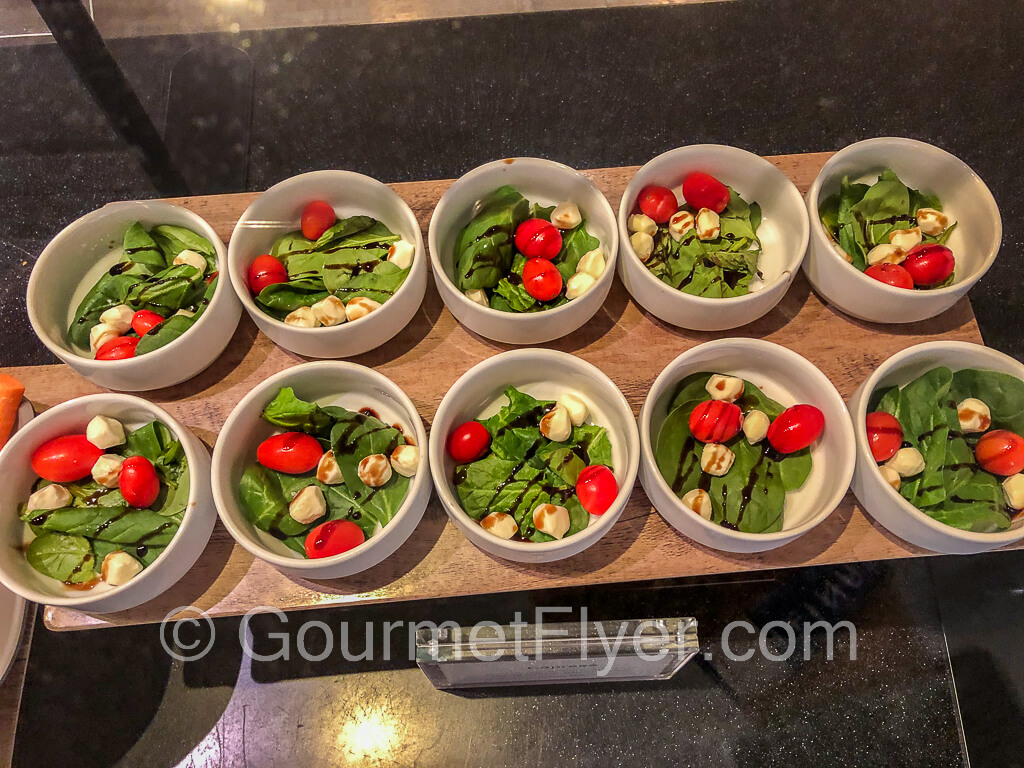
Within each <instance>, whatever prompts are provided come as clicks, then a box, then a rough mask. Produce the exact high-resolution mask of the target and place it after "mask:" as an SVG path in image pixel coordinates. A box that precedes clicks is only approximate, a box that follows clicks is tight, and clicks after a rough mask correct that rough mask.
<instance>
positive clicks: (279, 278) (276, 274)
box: [249, 253, 288, 296]
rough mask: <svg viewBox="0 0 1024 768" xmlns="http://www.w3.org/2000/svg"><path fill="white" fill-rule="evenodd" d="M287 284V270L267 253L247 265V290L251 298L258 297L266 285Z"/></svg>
mask: <svg viewBox="0 0 1024 768" xmlns="http://www.w3.org/2000/svg"><path fill="white" fill-rule="evenodd" d="M286 282H288V270H287V269H285V268H284V264H282V263H281V262H280V261H278V260H277V259H275V258H274V257H273V256H271V255H270V254H269V253H265V254H263V255H262V256H257V257H256V258H255V259H253V260H252V264H250V265H249V290H250V291H252V295H253V296H258V295H259V293H260V291H262V290H263V289H264V288H266V287H267V286H268V285H274V284H275V283H286Z"/></svg>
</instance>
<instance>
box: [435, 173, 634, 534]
mask: <svg viewBox="0 0 1024 768" xmlns="http://www.w3.org/2000/svg"><path fill="white" fill-rule="evenodd" d="M513 163H522V164H524V165H526V166H527V167H530V166H536V167H544V168H547V169H550V170H552V171H554V172H556V173H562V174H568V175H572V176H574V177H576V178H579V179H582V180H583V181H584V182H586V184H587V185H588V186H590V188H591V189H593V190H594V192H595V193H596V194H597V196H598V198H599V199H600V203H599V205H598V208H599V209H600V213H601V214H602V215H603V216H606V217H607V220H608V222H609V223H611V224H612V226H611V227H610V228H609V230H610V231H611V232H612V235H611V236H610V238H609V239H610V240H611V241H612V242H611V243H604V242H602V243H601V244H600V245H599V246H598V247H600V248H601V249H602V250H604V252H605V265H604V272H602V273H601V276H600V277H599V278H598V279H597V282H596V283H594V286H593V287H592V288H591V289H590V291H588V292H587V293H588V294H589V293H597V292H599V291H600V289H601V286H603V285H606V284H607V283H609V282H611V281H612V280H613V279H614V273H615V265H616V259H617V258H618V250H619V243H618V237H617V229H618V228H617V227H616V226H615V213H614V212H613V211H612V206H611V204H610V203H609V202H608V198H607V197H606V196H605V194H604V192H602V191H601V190H600V189H598V187H597V185H596V184H595V183H594V182H593V181H592V180H591V179H590V177H588V176H587V175H586V174H584V173H582V172H581V171H578V170H576V169H575V168H572V167H571V166H568V165H566V164H565V163H560V162H558V161H557V160H548V159H546V158H542V157H530V156H524V157H508V158H504V159H500V160H491V161H489V162H486V163H483V164H482V165H478V166H476V167H475V168H472V169H470V170H468V171H466V173H464V174H462V175H461V176H459V178H457V179H455V181H453V182H452V183H451V185H450V186H449V187H448V189H446V190H445V191H444V194H443V195H441V199H440V200H438V201H437V205H435V206H434V210H433V212H432V213H431V214H430V225H429V226H428V227H427V245H428V249H429V251H430V266H431V269H432V271H433V273H434V280H435V281H438V282H441V283H443V284H444V286H445V287H446V288H448V289H449V290H450V292H451V293H452V294H454V295H455V297H456V298H455V301H456V302H457V303H458V304H459V305H460V306H461V307H462V308H463V309H464V310H465V311H467V312H476V313H482V314H483V316H485V317H495V318H497V317H500V318H502V319H503V320H506V321H508V322H523V321H526V322H530V321H534V320H533V319H534V318H537V317H544V318H557V317H559V316H560V315H561V314H566V313H567V312H568V311H569V310H571V308H572V307H573V306H574V303H575V302H574V301H569V302H566V303H565V304H563V305H562V306H560V307H550V308H548V309H545V310H543V311H541V312H504V311H502V310H500V309H494V308H493V307H490V306H487V307H485V306H483V305H481V304H477V303H476V302H475V301H471V300H470V299H468V298H466V294H464V293H463V292H462V291H460V290H459V289H458V287H457V286H456V285H455V282H454V281H453V280H452V278H451V277H450V276H449V275H448V272H447V271H446V270H445V268H444V266H443V265H442V264H441V255H440V249H441V244H440V242H439V240H440V229H441V222H442V220H443V219H444V218H445V215H446V214H447V208H448V207H449V206H451V205H452V202H451V201H452V198H451V194H452V191H453V190H455V191H457V190H458V189H459V188H460V187H461V186H464V185H465V183H467V182H468V181H470V180H472V179H475V178H476V177H478V176H485V175H487V174H490V173H493V172H494V171H495V170H500V169H501V168H502V167H504V166H507V165H511V164H513ZM590 218H591V219H593V218H594V217H593V216H590ZM468 223H469V222H466V223H465V224H463V225H462V226H466V224H468ZM586 295H587V294H584V296H586ZM580 298H583V297H582V296H581V297H580ZM442 299H443V300H444V301H445V303H447V302H448V296H446V295H445V294H442ZM602 303H604V302H603V301H602ZM534 322H536V321H534ZM549 543H550V542H549Z"/></svg>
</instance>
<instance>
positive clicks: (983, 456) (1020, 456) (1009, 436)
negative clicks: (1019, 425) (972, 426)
mask: <svg viewBox="0 0 1024 768" xmlns="http://www.w3.org/2000/svg"><path fill="white" fill-rule="evenodd" d="M974 455H975V457H976V458H977V459H978V464H980V465H981V468H982V469H984V470H985V471H986V472H991V473H992V474H993V475H1001V476H1003V477H1009V476H1010V475H1016V474H1017V473H1018V472H1020V471H1021V470H1022V469H1024V437H1021V436H1020V435H1018V434H1017V433H1016V432H1011V431H1010V430H1008V429H994V430H992V431H991V432H986V433H985V434H984V435H982V437H981V439H980V440H979V441H978V444H977V445H976V446H974Z"/></svg>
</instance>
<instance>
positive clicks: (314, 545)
mask: <svg viewBox="0 0 1024 768" xmlns="http://www.w3.org/2000/svg"><path fill="white" fill-rule="evenodd" d="M364 541H366V534H364V533H363V529H362V528H360V527H359V526H358V525H356V524H355V523H353V522H352V521H351V520H328V521H327V522H326V523H323V524H322V525H318V526H317V527H316V528H314V529H313V530H312V531H310V532H309V535H308V536H307V537H306V557H308V558H310V559H311V560H318V559H320V558H322V557H334V556H335V555H340V554H342V553H344V552H348V551H349V550H350V549H355V548H356V547H358V546H359V545H360V544H362V543H363V542H364Z"/></svg>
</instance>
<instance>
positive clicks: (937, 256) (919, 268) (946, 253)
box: [900, 243, 956, 288]
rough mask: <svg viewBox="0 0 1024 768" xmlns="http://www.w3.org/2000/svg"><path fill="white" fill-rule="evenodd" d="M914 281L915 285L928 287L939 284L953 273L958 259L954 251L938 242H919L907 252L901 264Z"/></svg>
mask: <svg viewBox="0 0 1024 768" xmlns="http://www.w3.org/2000/svg"><path fill="white" fill-rule="evenodd" d="M900 266H901V267H903V268H904V269H905V270H907V272H908V273H910V278H911V279H912V280H913V281H914V285H923V286H924V287H926V288H928V287H931V286H933V285H938V284H939V283H942V282H943V281H945V280H946V278H948V277H949V276H950V275H952V274H953V269H954V267H956V259H955V258H953V252H952V251H951V250H949V248H947V247H946V246H944V245H939V244H938V243H918V244H917V245H915V246H914V247H913V248H911V249H910V252H909V253H908V254H907V258H906V259H905V260H904V261H903V263H902V264H901V265H900Z"/></svg>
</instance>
